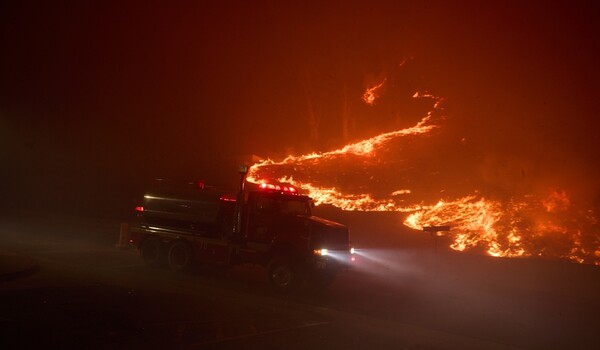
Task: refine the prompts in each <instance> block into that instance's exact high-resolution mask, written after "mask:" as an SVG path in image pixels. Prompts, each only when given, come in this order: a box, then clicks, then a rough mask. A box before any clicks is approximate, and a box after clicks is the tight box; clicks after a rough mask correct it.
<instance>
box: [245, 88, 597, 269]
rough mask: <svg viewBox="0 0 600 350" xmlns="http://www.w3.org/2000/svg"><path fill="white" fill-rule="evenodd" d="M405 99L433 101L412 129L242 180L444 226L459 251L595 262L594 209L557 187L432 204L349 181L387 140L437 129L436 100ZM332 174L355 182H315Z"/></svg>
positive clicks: (293, 159)
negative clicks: (266, 181)
mask: <svg viewBox="0 0 600 350" xmlns="http://www.w3.org/2000/svg"><path fill="white" fill-rule="evenodd" d="M384 82H385V80H384V81H383V82H381V83H380V84H378V85H376V86H373V87H371V88H369V89H367V91H366V92H365V94H364V95H363V100H364V101H365V102H366V103H368V104H373V101H374V100H375V98H376V94H375V92H376V91H377V89H379V88H380V87H381V86H382V85H383V84H384ZM412 97H413V98H415V99H416V98H426V99H431V101H432V108H431V110H430V111H429V112H427V113H426V115H425V116H424V117H423V118H422V119H421V120H420V121H419V122H418V123H416V124H415V125H414V126H412V127H408V128H404V129H400V130H396V131H391V132H386V133H382V134H380V135H377V136H375V137H372V138H369V139H366V140H362V141H359V142H355V143H351V144H348V145H345V146H343V147H341V148H339V149H336V150H333V151H329V152H322V153H318V152H316V153H311V154H306V155H300V156H294V155H290V156H288V157H286V158H285V159H283V160H282V161H273V160H270V159H268V160H264V161H261V162H258V163H256V164H254V165H253V166H252V167H251V168H250V170H249V172H248V177H247V179H248V181H250V182H255V183H259V182H260V181H261V180H262V179H263V178H271V179H276V180H277V181H279V182H285V183H289V184H291V185H293V186H296V187H298V188H301V189H302V190H304V191H306V192H308V194H309V195H310V196H311V197H312V198H313V199H314V201H315V204H317V205H319V204H330V205H333V206H336V207H338V208H341V209H343V210H360V211H395V212H404V213H409V215H408V216H407V217H406V218H405V220H404V224H405V225H406V226H408V227H410V228H413V229H416V230H422V229H423V227H424V226H443V225H449V226H451V231H450V232H449V233H448V234H447V235H449V238H450V239H451V240H452V243H451V244H450V248H452V249H454V250H458V251H481V252H484V253H486V254H488V255H490V256H495V257H527V256H536V257H546V258H560V259H568V260H571V261H574V262H578V263H591V264H597V265H600V234H598V227H597V226H598V225H597V224H598V220H597V219H596V214H595V213H594V212H593V211H591V210H588V211H581V210H578V209H576V208H575V206H574V205H573V203H572V202H571V200H570V199H569V197H568V195H567V193H566V191H564V190H561V189H553V190H550V191H549V193H548V194H547V195H546V196H545V197H543V198H540V197H536V196H533V195H528V196H521V197H513V198H511V199H508V200H506V199H504V200H497V199H493V198H485V197H483V196H482V195H481V194H479V192H478V191H474V192H473V194H471V195H467V196H464V197H461V198H455V199H449V200H448V199H447V200H439V201H437V202H436V203H435V204H423V203H417V204H410V203H407V202H406V201H405V199H406V198H407V197H410V196H413V195H414V192H415V191H413V189H399V190H393V191H389V192H384V193H383V194H379V195H378V194H376V193H374V192H373V191H372V190H371V191H369V190H367V189H366V186H356V184H357V183H360V184H362V183H364V182H365V180H364V179H360V178H356V176H359V175H356V174H355V173H356V172H358V173H360V172H361V171H362V172H363V173H364V174H365V175H366V172H367V170H366V169H367V168H366V167H367V166H374V167H377V166H379V167H381V166H382V165H385V164H386V163H385V162H382V161H381V159H380V158H381V157H382V153H385V150H386V149H389V148H390V146H389V144H390V143H391V142H392V141H393V140H394V142H398V140H407V139H408V140H418V139H419V138H423V137H426V136H429V135H431V134H432V131H433V130H435V129H438V128H440V124H439V121H440V120H441V119H442V118H439V113H438V112H440V111H442V108H441V103H442V101H443V99H442V98H440V97H436V96H434V95H432V94H430V93H421V92H416V93H415V94H414V95H412ZM394 156H395V157H396V158H397V157H398V155H396V154H394ZM340 162H346V163H348V164H350V166H351V168H352V169H354V170H352V171H350V174H348V172H344V171H341V170H339V168H340V167H339V166H337V165H336V164H339V163H340ZM332 164H334V165H332ZM359 165H360V166H361V167H362V168H360V167H359ZM328 169H333V170H328ZM357 169H358V170H357ZM292 174H296V175H292ZM338 174H345V176H347V177H350V182H351V183H352V184H354V185H355V186H349V188H351V190H348V189H344V190H343V189H342V186H340V185H339V183H340V181H341V180H339V179H338V180H336V181H337V182H335V181H334V183H337V184H338V185H335V186H328V185H319V184H323V183H327V182H331V178H337V177H338ZM352 176H354V177H352ZM373 178H374V176H373V175H371V176H369V177H367V179H368V180H369V181H371V180H373ZM584 233H585V234H584Z"/></svg>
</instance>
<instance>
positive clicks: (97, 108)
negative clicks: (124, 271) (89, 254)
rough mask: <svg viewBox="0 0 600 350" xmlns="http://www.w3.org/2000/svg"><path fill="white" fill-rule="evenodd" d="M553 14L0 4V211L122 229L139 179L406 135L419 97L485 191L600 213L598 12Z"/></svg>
mask: <svg viewBox="0 0 600 350" xmlns="http://www.w3.org/2000/svg"><path fill="white" fill-rule="evenodd" d="M351 3H352V4H351ZM354 3H356V4H354ZM552 3H553V4H550V3H549V2H541V1H540V2H528V4H525V5H523V4H521V3H520V2H517V1H515V2H512V1H502V2H494V3H492V2H475V1H473V2H460V4H446V2H439V4H436V3H435V2H419V1H412V2H404V1H364V2H357V1H352V2H351V1H294V2H292V1H283V2H282V1H272V2H270V1H252V2H250V1H248V2H242V1H233V2H228V1H220V2H205V1H196V2H169V3H167V2H163V3H160V2H139V3H135V2H129V1H127V2H120V1H119V2H117V1H115V2H112V1H97V2H94V1H65V2H62V1H51V2H47V1H46V2H42V1H5V2H3V3H2V5H0V43H1V45H2V53H1V55H0V162H1V163H2V167H1V169H2V171H1V172H0V196H1V199H0V208H2V209H14V210H16V211H27V210H53V211H63V212H65V213H77V214H85V213H101V214H108V215H112V214H114V215H123V213H124V212H125V209H124V208H128V207H129V206H130V204H131V200H132V198H134V197H135V195H136V194H137V193H138V192H139V191H140V190H141V189H142V188H143V187H144V186H146V185H147V183H148V181H149V180H150V179H153V178H157V177H161V178H174V179H197V178H206V179H207V181H213V182H219V181H227V180H225V178H232V177H233V178H234V179H235V176H236V175H235V172H236V168H235V164H236V163H237V162H239V161H240V160H241V159H247V157H248V156H249V155H251V154H256V155H259V156H261V157H273V158H281V157H283V156H285V155H287V154H290V153H292V154H302V153H306V152H313V151H327V150H330V149H335V148H339V147H340V146H342V145H344V144H345V143H347V142H351V141H358V140H361V139H363V138H368V137H371V136H374V135H376V134H378V133H381V132H386V131H392V130H396V129H399V128H402V127H406V126H411V125H413V124H414V122H415V121H416V120H418V118H416V115H413V114H411V111H406V110H402V108H401V107H402V106H401V104H402V102H401V101H400V102H398V99H397V98H396V99H394V97H393V96H401V95H402V94H401V93H405V92H406V93H409V92H414V91H416V90H428V91H430V92H432V93H434V94H436V95H438V96H443V97H444V98H445V100H446V113H447V115H448V125H447V126H446V127H447V128H448V130H449V132H448V133H447V134H446V136H445V137H446V138H447V142H449V143H451V144H454V143H460V144H461V145H462V146H463V147H464V153H467V154H469V155H470V156H468V157H462V156H459V155H457V162H462V161H464V159H468V160H469V161H470V162H472V163H476V164H469V166H468V167H466V168H468V169H476V170H475V171H478V172H479V173H480V177H481V178H483V179H485V180H486V181H487V182H489V183H490V184H493V185H495V186H497V187H507V188H510V187H511V185H510V184H509V183H510V182H511V181H512V180H511V179H512V178H513V177H514V176H515V175H514V174H518V176H528V178H529V179H532V180H531V181H529V182H528V183H529V186H531V187H532V188H531V190H532V191H535V187H536V186H539V187H548V186H556V187H560V188H565V189H566V190H567V191H569V193H570V194H571V195H572V196H573V197H574V198H580V199H581V200H587V201H591V202H592V203H594V205H600V196H599V193H600V185H599V182H598V179H599V178H600V157H599V155H600V151H599V149H600V137H599V136H598V133H599V131H600V128H599V126H600V122H599V121H598V118H599V116H600V107H599V104H598V102H597V100H598V96H599V95H600V89H599V87H600V84H599V78H600V69H599V68H598V64H599V62H600V50H599V49H598V48H600V42H599V41H600V40H599V36H598V33H599V30H598V29H599V28H598V27H599V26H600V24H599V23H600V18H599V12H598V11H597V10H596V8H595V7H596V6H595V5H594V4H595V2H594V1H586V2H581V1H569V2H567V1H564V2H561V3H559V4H554V3H555V2H552ZM402 62H405V64H404V65H402V66H400V64H401V63H402ZM390 77H396V80H394V82H395V84H394V85H392V84H390V85H391V87H390V88H388V91H383V92H382V96H381V100H380V101H379V105H377V106H376V107H370V106H366V105H365V104H364V103H362V101H361V100H360V96H361V95H362V92H363V91H364V89H365V88H366V87H368V86H371V85H373V84H375V83H377V82H379V81H381V80H382V79H385V78H388V79H391V78H390ZM344 113H346V114H347V115H349V116H350V120H351V123H350V125H349V126H348V128H347V129H346V130H345V131H344V129H343V127H342V119H343V118H342V116H343V114H344ZM311 116H312V118H315V119H316V120H317V121H318V134H317V135H315V134H314V130H313V133H311V127H310V120H311ZM532 184H535V185H532ZM90 215H92V214H90Z"/></svg>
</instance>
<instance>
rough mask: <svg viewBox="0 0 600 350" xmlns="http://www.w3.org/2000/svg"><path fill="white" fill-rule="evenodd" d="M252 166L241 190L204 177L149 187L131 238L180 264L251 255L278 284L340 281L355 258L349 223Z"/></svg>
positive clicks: (152, 257) (151, 255) (144, 253)
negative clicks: (255, 180) (315, 211)
mask: <svg viewBox="0 0 600 350" xmlns="http://www.w3.org/2000/svg"><path fill="white" fill-rule="evenodd" d="M247 170H248V168H247V167H245V166H244V167H241V169H240V175H241V178H240V188H239V191H238V193H237V194H236V195H232V194H231V193H228V192H225V191H221V190H218V189H216V188H213V187H209V186H204V184H200V185H199V186H187V187H180V188H164V189H160V190H154V191H151V192H149V193H147V194H146V195H145V196H144V200H143V205H142V206H139V207H136V211H137V213H138V222H137V223H136V224H134V225H132V227H131V229H130V231H131V240H130V242H131V243H133V244H135V245H136V246H137V248H139V250H140V255H141V257H142V258H143V259H144V261H145V262H146V263H147V264H149V265H154V266H159V265H168V266H169V267H170V268H171V269H173V270H176V271H180V270H186V269H188V268H189V267H190V266H191V265H192V264H193V263H195V262H196V263H204V264H212V265H221V266H233V265H237V264H244V263H252V264H260V265H263V266H265V267H266V268H267V273H268V278H269V281H270V282H271V284H272V285H273V287H274V288H275V289H277V290H279V291H290V290H292V289H294V288H296V287H298V286H299V285H300V284H302V283H303V282H304V281H308V282H309V283H311V284H313V285H317V286H326V285H328V284H330V283H331V282H333V280H334V278H335V276H336V275H337V274H338V273H339V272H340V271H341V270H343V269H345V268H347V267H349V264H350V262H351V261H353V260H354V249H353V248H352V247H351V245H350V241H349V234H348V228H347V227H346V226H344V225H342V224H339V223H336V222H333V221H329V220H326V219H323V218H319V217H316V216H314V215H312V207H313V203H312V200H311V198H310V197H308V196H305V195H302V194H299V193H298V190H297V189H296V188H295V187H292V186H288V185H284V184H273V183H268V182H262V183H260V184H252V183H246V181H245V175H246V173H247Z"/></svg>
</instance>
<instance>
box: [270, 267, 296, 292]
mask: <svg viewBox="0 0 600 350" xmlns="http://www.w3.org/2000/svg"><path fill="white" fill-rule="evenodd" d="M268 274H269V282H271V285H272V286H273V287H274V288H275V290H277V291H279V292H284V293H287V292H291V291H292V290H294V289H295V288H296V287H297V286H298V285H299V284H300V283H299V282H300V276H299V275H298V269H296V268H295V267H294V266H293V265H292V264H291V263H290V262H288V261H286V260H274V261H272V262H271V263H270V264H269V267H268Z"/></svg>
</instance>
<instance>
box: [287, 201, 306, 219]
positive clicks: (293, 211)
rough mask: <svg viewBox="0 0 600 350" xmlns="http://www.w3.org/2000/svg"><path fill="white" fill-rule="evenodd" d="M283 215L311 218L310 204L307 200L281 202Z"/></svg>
mask: <svg viewBox="0 0 600 350" xmlns="http://www.w3.org/2000/svg"><path fill="white" fill-rule="evenodd" d="M280 210H281V214H284V215H302V216H310V202H308V201H306V200H293V199H285V200H282V201H281V202H280Z"/></svg>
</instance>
